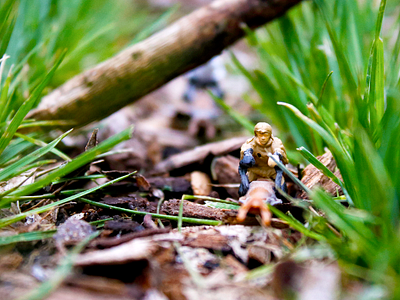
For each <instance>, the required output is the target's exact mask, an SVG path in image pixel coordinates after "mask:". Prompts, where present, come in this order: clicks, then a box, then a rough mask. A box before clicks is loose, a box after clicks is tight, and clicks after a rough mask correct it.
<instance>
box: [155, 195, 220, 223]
mask: <svg viewBox="0 0 400 300" xmlns="http://www.w3.org/2000/svg"><path fill="white" fill-rule="evenodd" d="M183 201H184V202H183V216H184V217H190V218H199V219H212V220H219V221H221V220H222V219H223V218H224V216H225V211H227V210H224V209H218V208H211V207H207V206H204V205H200V204H196V203H193V202H190V201H187V200H183ZM180 202H181V200H178V199H171V200H169V201H166V202H164V203H163V205H162V208H161V211H162V212H163V213H165V214H167V215H173V216H177V215H179V205H180Z"/></svg>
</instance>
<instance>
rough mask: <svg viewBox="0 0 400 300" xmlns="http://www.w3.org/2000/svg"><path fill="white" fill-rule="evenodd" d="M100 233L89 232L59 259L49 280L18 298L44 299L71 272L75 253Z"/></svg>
mask: <svg viewBox="0 0 400 300" xmlns="http://www.w3.org/2000/svg"><path fill="white" fill-rule="evenodd" d="M99 234H100V231H96V232H95V233H93V234H91V235H90V236H88V237H87V238H85V239H84V240H83V241H82V242H80V243H79V244H78V245H76V246H75V247H74V248H73V249H72V250H71V251H70V252H69V253H68V254H67V255H66V256H65V257H64V259H63V260H62V261H61V263H60V265H59V266H58V267H57V269H56V270H55V272H54V273H53V274H52V276H51V277H50V279H49V280H47V281H45V282H43V283H42V284H41V285H40V286H39V287H38V288H37V289H35V290H33V291H32V292H30V293H28V294H27V295H25V296H23V297H22V298H19V299H20V300H41V299H44V298H45V297H46V296H47V295H49V294H50V293H51V292H52V291H54V290H55V289H56V288H57V287H58V286H59V285H60V284H61V283H62V282H63V280H64V279H65V278H66V277H67V276H68V275H69V274H70V273H71V271H72V267H73V263H74V259H75V257H76V255H77V254H79V253H80V252H82V250H83V249H84V247H85V246H86V245H87V243H89V242H90V241H91V240H92V239H94V238H95V237H97V236H98V235H99Z"/></svg>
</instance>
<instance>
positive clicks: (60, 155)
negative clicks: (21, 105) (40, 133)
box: [15, 126, 72, 161]
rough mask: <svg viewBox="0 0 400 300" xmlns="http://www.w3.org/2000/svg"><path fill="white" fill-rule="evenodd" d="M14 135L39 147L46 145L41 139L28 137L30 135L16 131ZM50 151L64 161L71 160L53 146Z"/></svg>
mask: <svg viewBox="0 0 400 300" xmlns="http://www.w3.org/2000/svg"><path fill="white" fill-rule="evenodd" d="M20 128H21V126H20ZM69 132H70V131H69ZM15 136H17V137H19V138H21V139H24V140H25V141H28V142H30V143H32V144H34V145H37V146H40V147H45V146H46V145H47V143H45V142H43V141H41V140H37V139H34V138H32V137H30V136H27V135H24V134H21V133H18V132H16V133H15ZM50 152H52V153H53V154H55V155H57V156H58V157H60V158H61V159H63V160H65V161H71V160H72V159H71V158H69V157H68V155H66V154H64V153H62V152H61V151H60V150H58V149H55V148H53V149H51V150H50Z"/></svg>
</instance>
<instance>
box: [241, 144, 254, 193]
mask: <svg viewBox="0 0 400 300" xmlns="http://www.w3.org/2000/svg"><path fill="white" fill-rule="evenodd" d="M255 163H256V161H255V159H254V157H253V149H251V148H249V149H246V150H245V151H244V152H243V159H242V160H241V161H240V162H239V175H240V186H239V196H244V195H246V193H247V191H248V190H249V185H250V182H249V178H248V177H247V175H246V173H247V169H248V168H251V167H252V166H254V165H255Z"/></svg>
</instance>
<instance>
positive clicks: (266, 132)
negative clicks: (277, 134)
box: [254, 122, 272, 146]
mask: <svg viewBox="0 0 400 300" xmlns="http://www.w3.org/2000/svg"><path fill="white" fill-rule="evenodd" d="M254 135H255V137H256V139H257V140H256V141H257V143H258V144H259V145H261V146H265V145H267V144H268V142H269V140H270V139H271V136H272V127H271V125H269V124H268V123H265V122H259V123H257V124H256V126H255V127H254Z"/></svg>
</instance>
